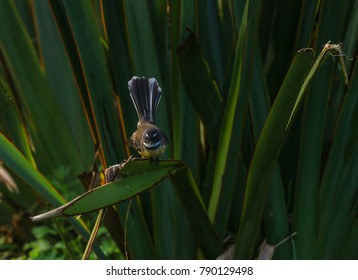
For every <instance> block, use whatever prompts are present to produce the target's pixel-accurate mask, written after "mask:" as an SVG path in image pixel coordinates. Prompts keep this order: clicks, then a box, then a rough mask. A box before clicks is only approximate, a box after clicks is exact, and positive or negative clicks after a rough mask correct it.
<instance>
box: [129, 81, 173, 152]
mask: <svg viewBox="0 0 358 280" xmlns="http://www.w3.org/2000/svg"><path fill="white" fill-rule="evenodd" d="M128 88H129V92H130V96H131V98H132V101H133V104H134V107H135V109H136V111H137V114H138V124H137V130H136V131H135V132H134V133H133V134H132V136H131V137H130V139H129V145H130V146H132V147H133V148H134V149H136V150H137V151H138V153H139V154H140V155H142V157H145V158H158V157H159V156H160V155H161V154H163V153H164V152H165V150H166V148H167V146H168V140H167V137H166V136H165V134H164V132H163V131H162V130H161V129H160V128H159V127H157V126H156V125H155V113H156V111H157V109H158V105H159V102H160V99H161V93H162V90H161V88H160V87H159V85H158V82H157V80H156V79H155V78H150V79H146V78H145V77H136V76H134V77H133V78H132V79H131V80H130V81H129V82H128Z"/></svg>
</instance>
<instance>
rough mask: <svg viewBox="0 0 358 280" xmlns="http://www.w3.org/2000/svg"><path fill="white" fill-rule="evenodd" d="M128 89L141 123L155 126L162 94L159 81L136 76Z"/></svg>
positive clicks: (129, 83)
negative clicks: (149, 123) (145, 122)
mask: <svg viewBox="0 0 358 280" xmlns="http://www.w3.org/2000/svg"><path fill="white" fill-rule="evenodd" d="M128 88H129V92H130V96H131V98H132V101H133V103H134V106H135V109H136V111H137V114H138V119H139V122H144V121H147V122H151V123H153V124H154V123H155V113H156V111H157V109H158V105H159V102H160V99H161V92H162V90H161V88H160V87H159V85H158V82H157V80H156V79H155V78H150V79H146V78H145V77H137V76H134V77H133V78H132V79H131V80H130V81H129V82H128Z"/></svg>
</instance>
